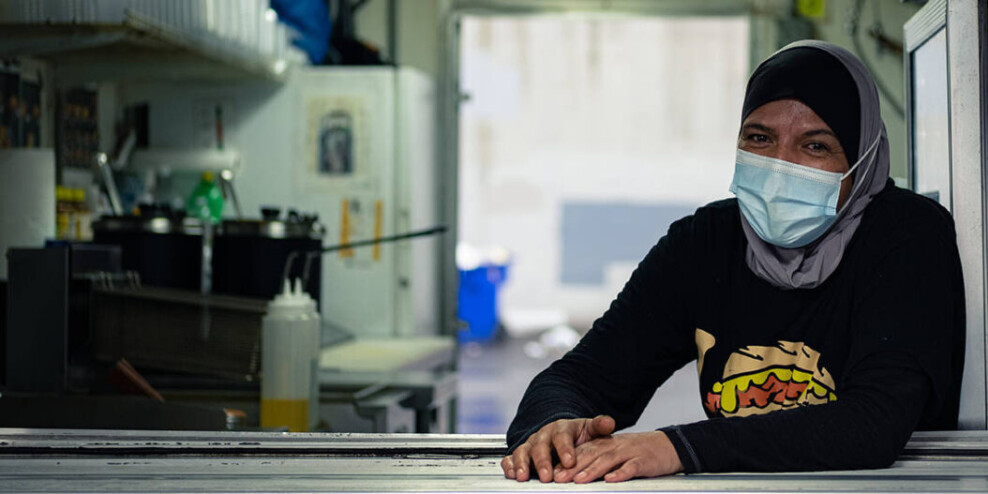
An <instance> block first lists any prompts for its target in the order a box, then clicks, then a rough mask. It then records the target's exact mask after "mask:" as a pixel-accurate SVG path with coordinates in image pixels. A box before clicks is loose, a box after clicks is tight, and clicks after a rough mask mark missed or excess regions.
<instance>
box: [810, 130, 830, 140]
mask: <svg viewBox="0 0 988 494" xmlns="http://www.w3.org/2000/svg"><path fill="white" fill-rule="evenodd" d="M818 135H828V136H830V137H833V138H834V139H837V134H834V133H833V131H831V130H830V129H813V130H807V131H806V132H803V137H813V136H818Z"/></svg>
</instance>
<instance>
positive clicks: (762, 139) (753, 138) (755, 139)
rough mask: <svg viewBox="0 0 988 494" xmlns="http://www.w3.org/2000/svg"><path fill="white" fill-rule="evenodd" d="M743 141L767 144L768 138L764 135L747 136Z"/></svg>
mask: <svg viewBox="0 0 988 494" xmlns="http://www.w3.org/2000/svg"><path fill="white" fill-rule="evenodd" d="M745 140H748V141H751V142H768V136H767V135H765V134H748V135H747V136H745Z"/></svg>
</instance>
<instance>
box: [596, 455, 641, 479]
mask: <svg viewBox="0 0 988 494" xmlns="http://www.w3.org/2000/svg"><path fill="white" fill-rule="evenodd" d="M638 472H639V465H638V460H637V459H634V458H632V459H630V460H628V461H626V462H624V465H621V468H618V469H617V470H614V471H612V472H610V473H608V474H606V475H604V481H605V482H624V481H625V480H631V479H633V478H635V477H637V476H638Z"/></svg>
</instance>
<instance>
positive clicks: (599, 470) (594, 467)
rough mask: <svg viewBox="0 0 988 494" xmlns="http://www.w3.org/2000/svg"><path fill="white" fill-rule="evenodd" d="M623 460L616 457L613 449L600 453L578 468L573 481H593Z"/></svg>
mask: <svg viewBox="0 0 988 494" xmlns="http://www.w3.org/2000/svg"><path fill="white" fill-rule="evenodd" d="M624 460H625V459H624V458H621V457H618V455H617V454H616V453H615V452H614V451H613V450H612V451H606V452H604V453H601V454H600V455H599V456H597V458H596V459H594V461H593V462H592V463H591V464H590V465H588V466H587V467H586V468H584V469H582V470H580V471H579V472H578V473H577V474H576V476H575V477H573V482H576V483H577V484H585V483H587V482H593V481H594V480H597V479H599V478H601V477H603V476H604V474H606V473H607V472H610V471H611V470H613V469H614V467H616V466H618V465H620V464H621V463H623V462H624Z"/></svg>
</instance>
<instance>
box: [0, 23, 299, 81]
mask: <svg viewBox="0 0 988 494" xmlns="http://www.w3.org/2000/svg"><path fill="white" fill-rule="evenodd" d="M0 32H3V36H2V38H0V59H2V58H11V57H20V56H31V57H37V58H40V59H43V60H47V61H49V62H51V63H53V64H54V65H55V67H56V71H57V76H58V79H59V81H58V82H59V84H63V83H66V82H68V83H83V82H103V81H120V80H154V81H161V80H172V81H231V80H243V79H244V78H249V79H262V80H269V81H274V82H282V81H284V80H285V79H286V77H287V72H288V65H289V64H288V62H287V61H286V60H283V59H278V58H275V57H273V56H269V55H266V54H263V53H260V52H256V51H251V50H249V49H247V48H245V47H241V46H237V45H235V44H233V43H232V42H230V41H227V40H225V39H222V38H220V37H219V36H216V35H214V34H211V33H208V32H205V31H204V32H202V33H188V32H184V31H181V30H178V29H175V28H173V27H170V26H166V25H163V24H161V23H158V22H156V21H154V20H153V19H151V18H149V17H147V16H144V15H141V14H138V13H136V12H132V11H129V10H128V11H127V12H126V13H125V16H124V20H123V22H122V23H119V24H27V23H2V24H0Z"/></svg>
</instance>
